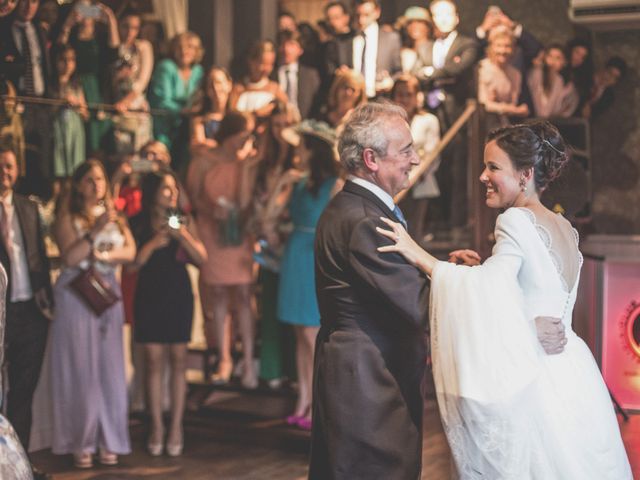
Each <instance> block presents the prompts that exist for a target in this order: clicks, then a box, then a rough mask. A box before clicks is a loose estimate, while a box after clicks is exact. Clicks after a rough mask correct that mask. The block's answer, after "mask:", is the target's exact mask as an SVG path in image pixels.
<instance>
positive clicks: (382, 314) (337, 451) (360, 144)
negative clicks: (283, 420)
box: [309, 103, 428, 480]
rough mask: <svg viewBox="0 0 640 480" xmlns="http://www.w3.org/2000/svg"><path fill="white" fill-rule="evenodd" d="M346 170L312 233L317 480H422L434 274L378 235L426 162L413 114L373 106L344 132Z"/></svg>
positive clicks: (397, 216)
mask: <svg viewBox="0 0 640 480" xmlns="http://www.w3.org/2000/svg"><path fill="white" fill-rule="evenodd" d="M338 150H339V152H340V160H341V162H342V164H343V166H344V167H345V169H346V170H347V172H348V173H349V177H348V181H347V182H346V184H345V187H344V189H343V190H342V191H341V192H340V193H338V194H337V195H336V196H335V197H334V199H333V200H332V201H331V203H330V204H329V205H328V207H327V208H326V210H325V211H324V213H323V215H322V217H321V218H320V221H319V223H318V227H317V233H316V245H315V250H316V290H317V295H318V304H319V307H320V316H321V328H320V333H319V334H318V339H317V342H316V355H315V365H314V402H313V432H312V445H311V464H310V470H309V478H310V479H312V480H329V479H332V480H333V479H344V480H353V479H374V478H375V479H385V480H394V479H397V480H410V479H418V478H419V477H420V470H421V460H420V459H421V456H422V409H423V402H422V396H421V393H420V385H421V381H422V377H423V373H424V366H425V359H426V357H425V349H424V333H425V326H426V322H427V301H428V298H427V292H428V288H427V285H428V281H427V278H426V277H425V276H424V275H423V274H421V273H420V271H419V270H418V269H416V268H415V267H412V266H411V265H410V264H409V263H407V262H406V261H405V260H404V258H403V257H401V256H399V255H396V254H381V253H379V252H378V251H377V250H376V249H377V247H379V246H381V245H384V244H387V243H388V241H387V239H385V238H384V237H382V236H381V235H380V234H379V233H378V232H377V231H376V227H378V226H382V225H383V223H382V222H381V220H380V217H386V218H390V219H392V220H394V221H399V220H400V221H402V220H403V217H402V214H401V213H400V212H399V209H398V208H397V206H396V205H395V204H394V201H393V197H394V195H395V194H396V193H398V192H399V191H400V190H402V189H404V188H406V187H407V185H408V174H409V171H410V170H411V169H412V168H413V167H414V166H415V165H417V164H418V163H419V158H418V156H417V154H416V152H415V151H414V149H413V141H412V138H411V132H410V130H409V125H408V123H407V117H406V113H405V112H404V110H403V109H402V108H401V107H398V106H396V105H392V104H387V103H384V104H383V103H369V104H367V105H363V106H361V107H359V108H357V109H356V110H354V112H353V114H352V115H351V117H350V118H349V121H348V122H347V123H346V124H345V127H344V131H343V133H342V135H341V137H340V140H339V144H338Z"/></svg>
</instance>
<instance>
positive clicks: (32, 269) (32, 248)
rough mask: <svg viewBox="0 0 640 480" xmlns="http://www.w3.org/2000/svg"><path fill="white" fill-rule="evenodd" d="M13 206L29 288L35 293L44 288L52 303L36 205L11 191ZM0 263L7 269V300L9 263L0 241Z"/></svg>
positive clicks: (47, 262)
mask: <svg viewBox="0 0 640 480" xmlns="http://www.w3.org/2000/svg"><path fill="white" fill-rule="evenodd" d="M13 208H14V212H15V215H17V217H18V223H19V224H20V230H21V233H22V241H23V242H24V249H25V252H24V253H25V255H26V256H27V266H28V268H29V280H30V281H31V289H32V290H33V293H34V294H35V293H36V292H37V291H38V290H41V289H44V290H45V291H46V292H47V296H48V297H49V298H48V300H49V304H51V305H53V294H52V290H51V277H50V274H49V259H48V258H47V254H46V249H45V246H44V239H43V235H42V227H41V224H40V216H39V214H38V206H37V205H36V203H35V202H33V201H32V200H29V199H28V198H27V197H24V196H22V195H18V194H17V193H15V192H14V193H13ZM0 263H2V265H3V266H4V269H5V270H6V271H7V277H8V279H9V284H8V287H7V301H9V298H11V297H10V295H11V293H10V292H11V265H10V259H9V255H8V253H7V249H6V246H5V244H4V242H3V241H0Z"/></svg>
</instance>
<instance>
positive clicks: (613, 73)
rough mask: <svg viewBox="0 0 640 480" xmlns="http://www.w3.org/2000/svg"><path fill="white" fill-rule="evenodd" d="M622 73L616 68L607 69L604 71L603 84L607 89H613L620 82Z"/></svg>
mask: <svg viewBox="0 0 640 480" xmlns="http://www.w3.org/2000/svg"><path fill="white" fill-rule="evenodd" d="M621 76H622V72H621V71H620V70H619V69H618V68H616V67H607V68H606V69H605V71H604V84H605V86H607V87H613V86H614V85H615V84H616V83H618V82H619V81H620V77H621Z"/></svg>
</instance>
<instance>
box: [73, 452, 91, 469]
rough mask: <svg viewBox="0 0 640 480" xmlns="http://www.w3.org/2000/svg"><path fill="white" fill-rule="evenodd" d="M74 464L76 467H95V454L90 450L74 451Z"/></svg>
mask: <svg viewBox="0 0 640 480" xmlns="http://www.w3.org/2000/svg"><path fill="white" fill-rule="evenodd" d="M73 464H74V465H75V467H76V468H82V469H86V468H92V467H93V455H91V453H88V452H83V453H74V454H73Z"/></svg>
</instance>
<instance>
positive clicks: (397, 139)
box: [374, 117, 420, 197]
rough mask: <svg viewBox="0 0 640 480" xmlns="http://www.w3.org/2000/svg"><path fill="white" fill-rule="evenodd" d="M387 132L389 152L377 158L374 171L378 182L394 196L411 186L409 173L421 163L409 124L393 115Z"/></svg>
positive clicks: (387, 126)
mask: <svg viewBox="0 0 640 480" xmlns="http://www.w3.org/2000/svg"><path fill="white" fill-rule="evenodd" d="M385 134H386V137H387V140H388V141H389V146H388V147H387V154H386V155H385V156H384V157H379V158H376V162H377V164H378V170H377V171H376V172H374V178H375V180H376V184H377V185H378V186H379V187H380V188H382V189H383V190H384V191H385V192H387V193H388V194H389V195H391V196H392V197H394V196H396V194H398V193H399V192H401V191H402V190H404V189H405V188H407V187H408V186H409V173H410V172H411V169H412V168H413V167H414V166H416V165H418V164H419V163H420V159H419V158H418V155H417V154H416V152H415V150H414V149H413V138H411V130H409V124H408V123H407V122H406V121H404V119H402V118H399V117H393V118H390V119H389V120H387V123H386V126H385Z"/></svg>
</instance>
